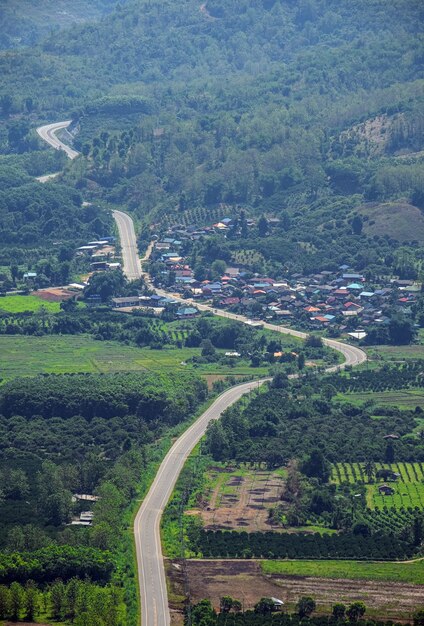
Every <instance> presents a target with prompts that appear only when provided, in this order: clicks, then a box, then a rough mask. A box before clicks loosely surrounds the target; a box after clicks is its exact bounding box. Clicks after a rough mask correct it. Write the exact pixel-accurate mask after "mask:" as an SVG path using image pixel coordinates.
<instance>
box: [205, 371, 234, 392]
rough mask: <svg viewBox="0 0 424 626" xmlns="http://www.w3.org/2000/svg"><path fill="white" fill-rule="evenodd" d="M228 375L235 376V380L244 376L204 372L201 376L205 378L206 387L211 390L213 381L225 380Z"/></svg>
mask: <svg viewBox="0 0 424 626" xmlns="http://www.w3.org/2000/svg"><path fill="white" fill-rule="evenodd" d="M228 376H231V377H232V378H235V380H236V381H237V380H238V379H241V378H244V376H243V375H242V374H239V375H237V374H236V375H235V376H233V375H232V374H204V375H203V376H202V378H204V379H205V380H206V384H207V386H208V389H209V390H211V389H212V387H213V384H214V383H215V382H217V381H218V380H225V379H226V378H228Z"/></svg>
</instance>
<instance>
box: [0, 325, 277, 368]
mask: <svg viewBox="0 0 424 626" xmlns="http://www.w3.org/2000/svg"><path fill="white" fill-rule="evenodd" d="M0 354H1V355H2V359H1V364H0V377H2V378H5V379H10V378H13V377H16V376H35V375H36V374H43V373H44V374H53V373H54V374H63V373H72V372H101V373H113V372H119V371H140V370H150V371H166V370H172V371H176V370H181V371H187V370H190V371H193V372H196V373H198V374H223V375H246V376H252V377H254V376H263V375H267V374H268V368H267V367H258V368H252V367H250V366H249V363H248V362H247V361H242V360H240V361H239V362H238V363H237V364H235V366H234V367H229V366H227V365H221V364H219V363H207V364H205V365H199V366H196V365H195V364H190V363H188V364H187V365H184V363H186V362H187V361H188V360H189V359H190V358H191V357H192V356H194V355H199V354H200V349H199V348H181V349H179V348H169V349H164V350H150V348H137V347H133V346H125V345H123V344H120V343H118V342H115V341H97V340H95V339H93V338H91V337H89V336H87V335H74V336H61V335H54V336H51V335H47V336H44V337H34V336H21V335H2V336H0Z"/></svg>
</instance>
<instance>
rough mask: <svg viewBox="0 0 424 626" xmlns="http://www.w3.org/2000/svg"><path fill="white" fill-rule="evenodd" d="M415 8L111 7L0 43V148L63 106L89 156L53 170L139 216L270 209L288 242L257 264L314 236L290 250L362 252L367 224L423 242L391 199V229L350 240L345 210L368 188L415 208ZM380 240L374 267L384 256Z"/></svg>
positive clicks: (420, 133)
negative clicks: (22, 46)
mask: <svg viewBox="0 0 424 626" xmlns="http://www.w3.org/2000/svg"><path fill="white" fill-rule="evenodd" d="M96 6H97V5H96ZM102 6H104V5H102ZM422 17H423V6H422V3H421V2H419V1H417V0H397V1H396V2H390V3H388V4H387V3H385V2H381V1H380V0H372V1H371V2H367V3H360V4H357V3H356V4H352V3H351V2H348V1H345V0H343V1H341V2H339V1H337V2H336V1H333V0H304V1H302V2H301V3H297V2H291V1H289V0H275V1H264V2H261V3H259V4H257V5H254V6H252V5H251V3H250V2H247V1H246V0H239V1H231V2H225V3H221V2H219V1H218V0H210V1H209V2H207V3H206V4H204V5H200V4H199V3H198V2H197V1H194V0H181V1H180V2H178V3H175V2H171V1H169V0H166V1H165V2H160V3H159V2H152V1H149V2H147V1H146V2H144V1H142V0H139V1H137V2H129V3H127V4H126V5H125V6H122V5H119V6H118V7H117V8H116V9H115V10H114V11H112V12H111V13H110V14H109V15H107V16H105V17H104V18H103V19H102V20H101V21H99V22H97V23H90V24H82V25H74V26H73V27H72V28H69V29H67V30H63V31H62V32H61V34H60V36H56V35H55V34H53V35H50V36H47V38H45V39H44V40H43V41H42V42H40V45H39V46H37V47H35V48H34V49H31V50H29V49H28V50H23V51H15V52H12V53H10V52H7V53H3V54H2V55H1V56H0V70H1V74H2V77H3V78H2V81H1V83H0V93H1V94H2V104H3V119H2V121H1V127H0V147H1V150H2V151H3V153H6V154H11V153H15V152H18V153H19V152H25V151H26V150H27V149H28V148H29V147H30V148H31V149H33V148H34V146H35V145H36V144H37V142H36V141H34V139H31V132H30V127H31V125H32V124H35V123H36V120H39V119H45V120H46V121H50V120H52V119H58V118H60V117H63V118H64V119H66V117H68V116H72V117H73V119H74V120H75V127H74V135H75V146H76V147H77V149H79V150H82V152H83V154H84V155H85V157H87V158H84V159H82V160H81V159H80V160H79V162H78V163H76V164H75V165H74V166H73V167H71V168H68V174H67V181H68V182H69V184H71V185H75V184H76V183H78V185H79V186H80V187H81V188H82V187H86V188H89V189H90V190H91V192H90V193H91V194H92V196H93V198H96V199H99V198H102V199H103V200H106V201H107V202H112V203H119V204H121V203H123V204H124V205H127V206H128V207H129V208H130V209H131V210H132V211H135V212H136V213H137V214H138V215H139V216H140V217H142V218H145V219H146V220H147V221H151V220H152V219H153V220H161V219H163V218H165V219H168V217H169V216H170V215H171V216H172V215H175V213H174V208H175V207H179V211H180V213H182V214H180V217H181V218H182V219H183V220H186V221H187V220H188V221H189V220H193V219H194V221H196V219H197V218H195V217H194V215H195V212H196V210H198V211H200V212H199V216H201V215H203V217H200V218H199V219H200V221H202V220H204V219H208V218H207V215H209V214H211V215H212V213H211V211H212V212H213V210H214V207H217V206H218V205H219V204H221V203H223V204H225V205H226V206H227V207H228V209H227V212H229V213H231V212H234V211H235V212H237V211H238V210H239V209H237V208H236V207H241V206H242V207H243V208H244V209H245V210H246V211H247V212H248V214H252V215H260V214H261V213H265V214H267V215H276V216H277V217H278V216H281V215H283V217H284V220H283V221H285V223H286V225H287V224H288V220H287V218H289V221H290V229H289V230H287V228H285V229H282V230H281V229H280V231H279V232H278V237H279V238H280V239H279V240H280V244H281V242H282V241H283V242H285V245H284V247H285V249H286V252H285V253H278V254H277V256H276V257H275V255H274V253H268V252H267V253H266V257H267V258H269V260H270V261H272V259H274V260H275V261H283V262H284V261H285V260H287V259H288V258H292V257H293V251H294V253H295V256H296V257H298V256H299V255H300V250H301V249H302V247H299V242H301V246H302V245H303V244H302V242H304V241H305V239H308V240H310V239H312V240H311V241H309V243H310V244H311V246H309V249H310V250H313V249H319V250H320V251H319V253H318V256H317V253H316V252H315V253H311V252H307V253H305V252H303V253H302V255H301V256H302V260H301V261H300V262H301V264H303V265H306V266H307V267H317V269H319V267H318V266H319V265H321V264H322V262H327V261H328V259H329V258H334V256H335V261H336V262H338V261H340V262H342V261H343V260H345V261H349V262H350V263H353V264H354V263H356V260H355V259H356V257H357V256H358V255H359V256H361V257H363V255H364V254H365V249H370V248H371V249H373V248H376V246H375V245H374V244H373V243H372V242H371V243H370V241H371V240H370V239H369V238H367V236H366V235H367V234H369V235H372V237H374V238H375V237H377V238H381V237H382V238H384V237H389V240H390V239H393V240H394V241H396V242H397V243H395V244H394V245H395V247H396V246H398V245H400V244H408V242H412V241H414V240H416V239H420V236H417V235H416V234H415V232H414V229H413V228H411V226H410V221H409V218H408V214H407V213H404V212H403V213H402V212H401V213H400V214H399V216H398V220H397V221H398V222H399V228H397V229H396V227H395V228H392V227H391V228H386V227H385V224H386V222H387V220H386V219H385V218H384V219H381V220H380V221H379V224H380V227H379V228H378V229H364V231H363V236H362V238H360V239H355V238H354V236H355V233H353V232H352V229H351V225H350V223H351V220H352V219H353V217H354V216H355V214H356V213H355V211H356V210H357V209H359V207H361V206H363V205H364V203H366V202H370V201H371V202H380V203H383V204H382V206H383V207H384V206H387V202H389V201H390V202H392V201H397V200H402V202H405V201H406V202H410V203H411V204H412V205H415V206H417V207H418V208H419V207H421V206H424V200H423V198H424V192H423V182H422V181H423V180H424V176H423V164H422V157H421V155H420V151H421V150H422V149H423V148H424V119H423V114H422V110H423V107H422V105H423V93H424V90H423V85H424V83H423V79H422V77H423V46H422V41H421V39H420V24H421V23H422ZM12 84H13V93H11V86H12ZM19 124H20V128H19V130H18V132H17V133H15V132H13V129H15V128H16V125H19ZM10 128H12V132H10ZM158 128H159V132H160V136H159V135H157V134H156V135H155V134H154V133H155V132H156V131H155V129H158ZM16 135H18V137H17V138H16ZM405 158H406V159H408V158H409V159H410V162H408V161H405ZM170 208H172V211H170ZM382 210H383V211H384V208H383V209H382ZM359 217H360V219H362V220H363V219H365V220H367V219H368V218H367V215H366V211H365V212H364V213H363V215H362V214H360V215H359ZM171 219H174V218H171ZM178 219H179V218H178ZM305 233H308V234H307V236H305ZM352 237H353V239H352ZM306 243H308V242H306ZM387 245H388V247H389V248H390V247H391V246H392V244H387V242H386V244H384V241H383V242H379V243H378V245H377V248H376V249H378V251H379V252H378V253H374V252H373V253H372V262H373V263H374V264H377V265H378V264H381V265H382V266H384V265H385V264H386V258H385V256H387V255H385V253H384V250H385V249H386V247H387ZM255 246H256V243H255V242H250V243H249V242H248V245H247V247H255ZM280 247H281V245H280ZM307 247H308V246H307ZM274 249H275V246H273V245H270V246H269V250H274ZM304 250H305V246H303V251H304ZM346 251H348V252H346ZM350 253H351V254H350ZM346 254H348V255H349V254H350V256H351V257H352V258H350V259H349V260H348V259H343V258H342V257H343V255H346ZM414 255H415V253H413V257H412V258H413V260H412V261H411V262H412V264H413V265H414V264H415V263H416V261H415V260H414ZM367 258H368V257H367ZM299 260H300V259H299ZM299 269H302V267H301V266H300V267H299Z"/></svg>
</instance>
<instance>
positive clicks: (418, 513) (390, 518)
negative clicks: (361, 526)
mask: <svg viewBox="0 0 424 626" xmlns="http://www.w3.org/2000/svg"><path fill="white" fill-rule="evenodd" d="M422 517H423V510H422V508H420V507H415V509H413V508H409V509H400V510H399V509H394V508H391V509H386V510H381V509H374V510H371V509H366V511H365V512H364V514H363V519H364V521H365V522H366V523H367V524H368V525H369V527H370V528H371V531H372V532H373V533H374V532H380V533H383V534H386V535H387V534H390V533H393V534H401V533H403V532H404V530H405V528H407V527H410V528H412V527H413V526H414V524H417V523H420V520H421V524H422Z"/></svg>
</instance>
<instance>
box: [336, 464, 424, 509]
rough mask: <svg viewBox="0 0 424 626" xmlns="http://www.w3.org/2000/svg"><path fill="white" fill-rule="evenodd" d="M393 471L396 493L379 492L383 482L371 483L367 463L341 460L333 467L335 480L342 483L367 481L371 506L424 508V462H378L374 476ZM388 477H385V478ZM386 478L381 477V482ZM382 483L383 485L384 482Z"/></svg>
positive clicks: (391, 483)
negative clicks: (383, 493) (385, 493)
mask: <svg viewBox="0 0 424 626" xmlns="http://www.w3.org/2000/svg"><path fill="white" fill-rule="evenodd" d="M386 469H387V470H390V471H391V472H392V474H393V477H397V479H396V480H395V481H394V482H393V478H392V482H390V487H391V488H392V489H393V494H391V495H382V494H380V493H379V491H378V488H379V482H376V483H375V484H374V483H373V484H370V481H369V478H368V477H367V475H366V472H365V469H364V465H363V464H362V465H361V464H360V463H337V464H336V465H335V466H333V469H332V482H334V483H335V484H338V485H345V484H348V485H349V484H350V485H352V484H353V485H354V484H359V483H361V482H362V483H366V484H367V487H366V489H367V491H366V500H367V506H368V507H369V508H370V509H380V510H382V509H386V508H389V509H390V508H394V509H403V510H405V509H415V508H416V509H417V510H423V509H424V472H423V464H422V463H391V464H387V463H376V464H375V468H374V469H373V475H378V472H379V471H380V470H386ZM383 478H384V477H383ZM381 480H382V479H380V481H381ZM380 484H382V483H381V482H380Z"/></svg>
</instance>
